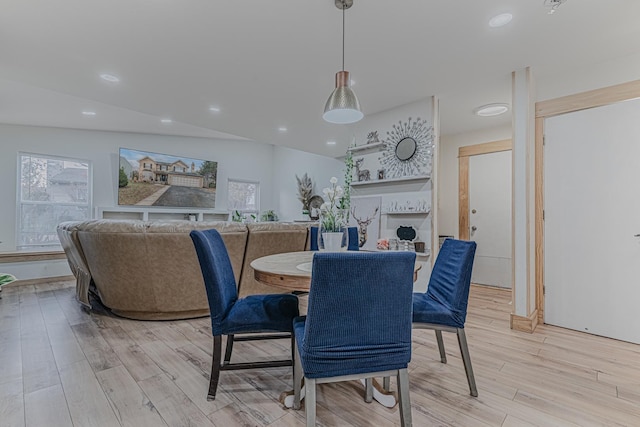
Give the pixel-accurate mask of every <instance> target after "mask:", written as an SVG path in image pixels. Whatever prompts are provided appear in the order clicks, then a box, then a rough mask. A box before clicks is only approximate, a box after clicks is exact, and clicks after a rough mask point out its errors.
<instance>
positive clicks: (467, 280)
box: [427, 239, 476, 325]
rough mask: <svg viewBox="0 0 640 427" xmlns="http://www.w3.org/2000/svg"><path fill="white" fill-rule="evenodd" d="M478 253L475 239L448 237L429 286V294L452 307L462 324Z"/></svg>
mask: <svg viewBox="0 0 640 427" xmlns="http://www.w3.org/2000/svg"><path fill="white" fill-rule="evenodd" d="M475 253H476V242H471V241H465V240H455V239H445V241H444V243H443V244H442V247H441V248H440V252H439V253H438V257H437V258H436V262H435V265H434V266H433V270H432V271H431V278H430V279H429V286H428V288H427V298H431V299H433V300H435V301H437V302H439V303H440V304H442V305H444V306H445V307H447V308H448V309H449V310H451V312H452V314H453V315H454V316H455V318H456V321H457V322H458V323H459V324H460V325H464V322H465V320H466V317H467V303H468V301H469V286H470V285H471V270H472V268H473V259H474V256H475Z"/></svg>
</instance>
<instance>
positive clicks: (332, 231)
mask: <svg viewBox="0 0 640 427" xmlns="http://www.w3.org/2000/svg"><path fill="white" fill-rule="evenodd" d="M329 182H330V183H331V187H327V188H325V189H323V190H322V192H323V194H324V196H325V200H326V201H325V202H324V203H323V204H322V205H321V206H320V230H319V231H318V248H319V249H320V250H327V251H339V250H343V249H346V247H347V240H346V239H347V218H346V212H347V211H345V209H343V208H342V201H343V197H344V189H343V188H342V187H341V186H340V185H338V178H336V177H335V176H334V177H332V178H331V179H330V180H329Z"/></svg>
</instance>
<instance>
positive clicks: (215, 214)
mask: <svg viewBox="0 0 640 427" xmlns="http://www.w3.org/2000/svg"><path fill="white" fill-rule="evenodd" d="M95 218H96V219H140V220H143V221H153V220H163V219H164V220H175V219H186V220H189V219H190V220H195V221H228V220H229V212H227V211H215V210H210V209H198V208H150V207H138V206H114V207H97V208H96V209H95Z"/></svg>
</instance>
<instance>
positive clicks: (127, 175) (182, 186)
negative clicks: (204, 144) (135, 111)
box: [118, 148, 218, 208]
mask: <svg viewBox="0 0 640 427" xmlns="http://www.w3.org/2000/svg"><path fill="white" fill-rule="evenodd" d="M118 167H119V170H118V204H119V205H128V206H164V207H167V206H170V207H194V208H214V207H215V204H216V183H217V182H216V180H217V174H218V162H215V161H211V160H200V159H193V158H190V157H184V156H174V155H170V154H159V153H152V152H148V151H139V150H132V149H129V148H120V160H119V163H118Z"/></svg>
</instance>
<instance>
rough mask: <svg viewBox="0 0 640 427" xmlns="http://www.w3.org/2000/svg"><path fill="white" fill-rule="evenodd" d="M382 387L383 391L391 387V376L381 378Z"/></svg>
mask: <svg viewBox="0 0 640 427" xmlns="http://www.w3.org/2000/svg"><path fill="white" fill-rule="evenodd" d="M382 389H383V390H384V391H389V390H390V389H391V377H383V378H382Z"/></svg>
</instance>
